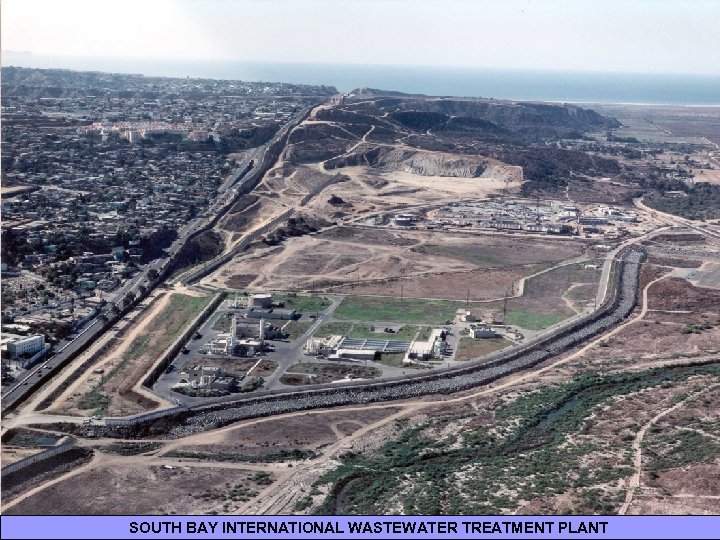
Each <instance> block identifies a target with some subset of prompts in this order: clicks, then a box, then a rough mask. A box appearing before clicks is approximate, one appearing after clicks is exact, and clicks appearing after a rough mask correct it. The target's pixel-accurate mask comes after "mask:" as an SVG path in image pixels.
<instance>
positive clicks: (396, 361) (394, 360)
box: [378, 353, 431, 369]
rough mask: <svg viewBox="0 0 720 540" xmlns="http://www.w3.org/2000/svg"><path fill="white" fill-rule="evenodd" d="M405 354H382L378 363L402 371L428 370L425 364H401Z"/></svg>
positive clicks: (428, 366)
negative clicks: (401, 369)
mask: <svg viewBox="0 0 720 540" xmlns="http://www.w3.org/2000/svg"><path fill="white" fill-rule="evenodd" d="M404 358H405V353H383V354H381V355H380V359H379V360H378V363H380V364H383V365H385V366H389V367H398V368H403V369H430V367H431V366H430V364H429V363H427V362H416V363H414V364H403V359H404Z"/></svg>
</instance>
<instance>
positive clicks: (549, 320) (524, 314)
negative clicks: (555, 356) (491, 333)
mask: <svg viewBox="0 0 720 540" xmlns="http://www.w3.org/2000/svg"><path fill="white" fill-rule="evenodd" d="M567 318H568V316H567V315H558V314H555V313H533V312H532V311H530V310H526V309H510V308H508V310H507V315H506V317H505V322H506V324H510V325H514V326H519V327H520V328H524V329H526V330H543V329H545V328H548V327H550V326H552V325H553V324H557V323H559V322H560V321H564V320H565V319H567Z"/></svg>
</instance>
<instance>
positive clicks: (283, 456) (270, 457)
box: [165, 448, 317, 463]
mask: <svg viewBox="0 0 720 540" xmlns="http://www.w3.org/2000/svg"><path fill="white" fill-rule="evenodd" d="M165 456H166V457H170V458H181V459H198V460H201V461H227V462H231V463H272V462H275V461H288V460H292V461H296V460H300V459H311V458H314V457H317V455H316V454H315V452H313V451H312V450H301V449H299V448H293V449H291V450H285V449H282V450H277V451H274V452H268V453H266V454H261V455H243V454H237V453H234V452H213V453H208V452H192V451H185V450H173V451H171V452H168V453H167V454H165Z"/></svg>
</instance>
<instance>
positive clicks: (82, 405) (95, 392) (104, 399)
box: [75, 388, 111, 416]
mask: <svg viewBox="0 0 720 540" xmlns="http://www.w3.org/2000/svg"><path fill="white" fill-rule="evenodd" d="M110 401H111V398H110V396H107V395H105V394H103V393H101V392H100V390H99V389H97V388H93V389H92V390H90V391H89V392H87V393H86V394H84V395H83V396H82V397H81V398H80V399H79V400H78V401H77V403H76V404H75V406H76V407H77V408H78V409H82V410H85V409H95V410H94V412H93V413H92V414H93V415H100V416H102V415H103V414H105V411H107V409H108V407H109V406H110Z"/></svg>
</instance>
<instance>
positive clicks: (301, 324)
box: [282, 320, 315, 339]
mask: <svg viewBox="0 0 720 540" xmlns="http://www.w3.org/2000/svg"><path fill="white" fill-rule="evenodd" d="M314 322H315V321H303V320H299V321H290V322H289V323H287V325H285V326H283V327H282V328H283V332H284V333H286V334H288V339H297V338H299V337H300V336H302V335H303V334H304V333H305V332H307V331H308V329H309V328H310V327H311V326H312V325H313V323H314Z"/></svg>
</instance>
